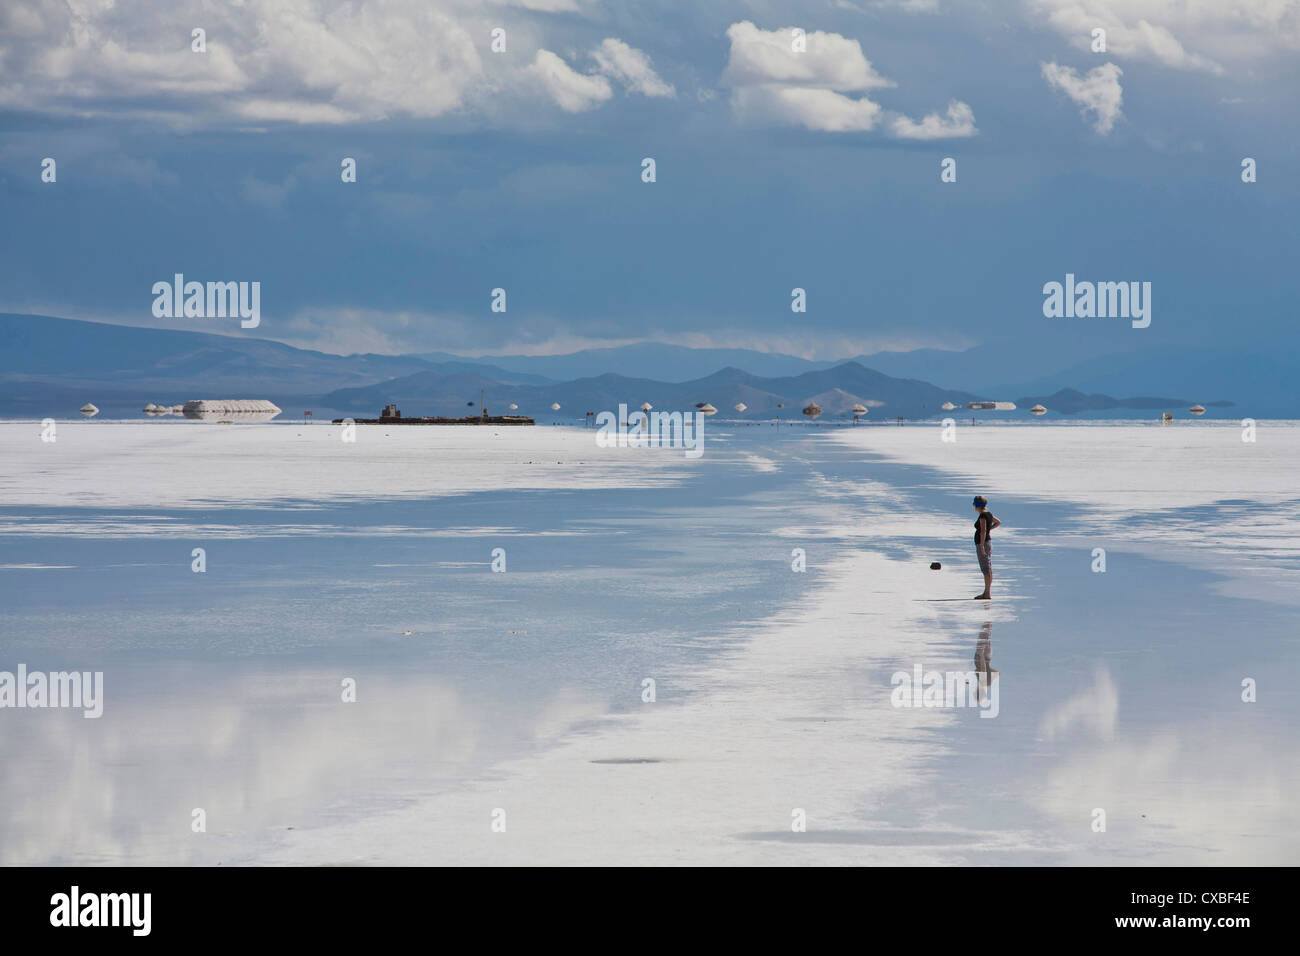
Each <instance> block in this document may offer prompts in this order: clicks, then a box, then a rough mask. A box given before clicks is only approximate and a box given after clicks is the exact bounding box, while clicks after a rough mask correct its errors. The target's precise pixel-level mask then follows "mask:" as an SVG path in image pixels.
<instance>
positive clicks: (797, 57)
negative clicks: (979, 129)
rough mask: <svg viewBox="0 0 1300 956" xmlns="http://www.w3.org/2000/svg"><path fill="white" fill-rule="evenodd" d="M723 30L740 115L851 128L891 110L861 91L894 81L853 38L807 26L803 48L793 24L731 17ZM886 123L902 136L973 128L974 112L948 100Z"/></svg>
mask: <svg viewBox="0 0 1300 956" xmlns="http://www.w3.org/2000/svg"><path fill="white" fill-rule="evenodd" d="M727 36H728V38H729V39H730V40H731V53H730V56H729V58H728V60H727V67H726V69H725V70H724V71H723V74H722V81H723V83H724V84H726V85H727V86H730V87H731V107H732V112H733V113H734V115H735V117H736V118H737V120H739V121H741V122H749V123H775V124H778V125H783V126H802V127H804V128H806V129H811V130H819V131H822V132H829V133H849V132H869V131H871V130H873V129H875V128H876V127H877V126H879V125H881V124H882V122H883V121H885V120H886V119H887V118H889V117H890V115H891V114H888V113H887V112H886V110H885V109H884V107H882V106H881V105H880V104H879V103H876V102H875V101H873V100H871V99H870V98H869V97H868V96H867V91H869V90H873V89H881V88H885V87H891V86H894V85H895V84H894V83H893V81H892V80H889V79H887V78H885V77H884V76H881V75H880V74H879V73H878V72H876V69H875V68H874V67H873V66H872V65H871V62H870V61H869V60H868V59H867V58H866V56H865V55H864V54H863V52H862V45H861V44H860V43H859V42H858V41H857V40H851V39H849V38H847V37H843V36H841V35H840V34H838V33H822V32H820V31H813V32H811V33H808V34H807V35H806V43H807V46H806V49H805V50H803V51H801V52H795V49H794V45H793V40H794V28H793V27H788V28H784V29H779V30H760V29H759V28H758V27H756V26H755V25H754V24H753V23H750V22H749V21H748V20H742V21H741V22H739V23H733V24H732V25H731V26H730V27H729V28H728V29H727ZM850 94H858V95H856V96H854V95H850ZM884 128H885V129H886V130H887V131H888V132H889V133H890V134H891V135H893V136H896V137H899V138H902V139H944V138H949V137H957V136H971V135H974V133H975V114H974V112H973V111H972V110H971V108H970V107H969V106H968V105H966V104H965V103H962V102H961V101H959V100H954V101H953V102H952V103H950V104H949V105H948V113H947V116H946V118H945V117H942V116H940V115H939V114H937V113H933V114H930V115H929V116H926V117H925V118H924V119H923V120H921V121H920V122H919V123H918V122H915V121H913V120H911V119H908V118H907V117H906V116H898V115H894V116H893V118H892V119H889V122H888V123H887V124H885V126H884Z"/></svg>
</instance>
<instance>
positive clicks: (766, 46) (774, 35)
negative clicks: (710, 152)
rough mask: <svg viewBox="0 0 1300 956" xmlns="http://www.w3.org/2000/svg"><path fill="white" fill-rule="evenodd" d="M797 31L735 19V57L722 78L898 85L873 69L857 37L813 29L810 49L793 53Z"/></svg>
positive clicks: (838, 86) (739, 82)
mask: <svg viewBox="0 0 1300 956" xmlns="http://www.w3.org/2000/svg"><path fill="white" fill-rule="evenodd" d="M793 29H794V28H793V27H787V28H785V29H780V30H760V29H759V28H758V27H756V26H754V24H752V23H750V22H749V21H748V20H742V21H740V22H739V23H733V24H732V25H731V26H729V27H728V28H727V37H728V38H729V39H730V40H731V56H730V59H729V60H728V62H727V69H726V71H725V72H724V73H723V75H722V78H723V81H724V82H726V83H727V84H729V85H730V86H733V87H738V86H749V85H756V84H767V83H782V84H790V85H796V86H816V87H823V88H826V89H831V90H841V91H856V90H870V89H875V88H878V87H885V86H893V85H894V84H893V83H892V82H891V81H889V80H887V79H885V78H884V77H883V76H881V75H880V74H879V73H877V72H876V71H875V69H874V68H873V67H872V65H871V63H870V62H869V61H868V60H867V58H866V57H865V56H864V55H863V53H862V45H861V44H860V43H858V41H857V40H850V39H848V38H846V37H842V36H840V35H839V34H838V33H822V32H821V31H817V30H814V31H813V32H811V33H809V34H807V37H806V39H807V50H806V51H805V52H802V53H795V52H794V51H793V49H792V32H793Z"/></svg>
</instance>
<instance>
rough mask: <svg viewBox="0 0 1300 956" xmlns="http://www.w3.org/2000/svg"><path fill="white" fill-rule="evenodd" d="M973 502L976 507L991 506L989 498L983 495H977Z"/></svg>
mask: <svg viewBox="0 0 1300 956" xmlns="http://www.w3.org/2000/svg"><path fill="white" fill-rule="evenodd" d="M972 504H974V505H975V507H977V508H987V507H988V506H989V500H988V499H987V498H985V497H984V496H983V495H976V496H975V500H974V501H973V502H972Z"/></svg>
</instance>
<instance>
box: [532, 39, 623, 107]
mask: <svg viewBox="0 0 1300 956" xmlns="http://www.w3.org/2000/svg"><path fill="white" fill-rule="evenodd" d="M531 69H532V71H533V75H534V76H536V77H537V79H538V80H539V81H540V82H541V84H542V87H543V88H544V89H545V90H546V92H547V93H548V94H550V97H551V99H553V100H554V101H555V102H556V104H557V105H558V106H559V107H560V109H562V110H564V111H565V112H566V113H581V112H583V111H585V110H589V109H592V108H594V107H596V106H599V105H600V104H601V103H603V102H605V100H607V99H609V98H610V97H611V96H613V95H614V91H613V90H612V89H611V88H610V85H609V80H607V79H605V78H604V77H603V76H588V75H587V74H585V73H579V72H578V71H577V70H575V69H573V67H571V66H569V64H567V63H565V62H564V60H562V59H560V57H558V56H556V55H555V54H554V53H552V52H551V51H550V50H538V51H537V57H536V58H535V59H534V60H533V65H532V67H531Z"/></svg>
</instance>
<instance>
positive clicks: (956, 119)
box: [891, 100, 975, 139]
mask: <svg viewBox="0 0 1300 956" xmlns="http://www.w3.org/2000/svg"><path fill="white" fill-rule="evenodd" d="M891 126H892V129H893V133H894V135H895V136H896V137H898V138H899V139H953V138H957V137H961V136H974V135H975V112H974V111H973V110H972V109H971V108H970V107H969V106H968V105H967V104H965V103H963V102H962V101H961V100H953V101H952V102H951V103H949V104H948V112H947V115H946V116H940V115H939V114H938V113H930V114H928V115H926V116H925V117H924V118H923V119H922V120H921V121H920V122H919V123H918V122H916V121H914V120H911V119H908V118H907V117H906V116H897V117H895V118H894V120H893V123H892V124H891Z"/></svg>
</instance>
